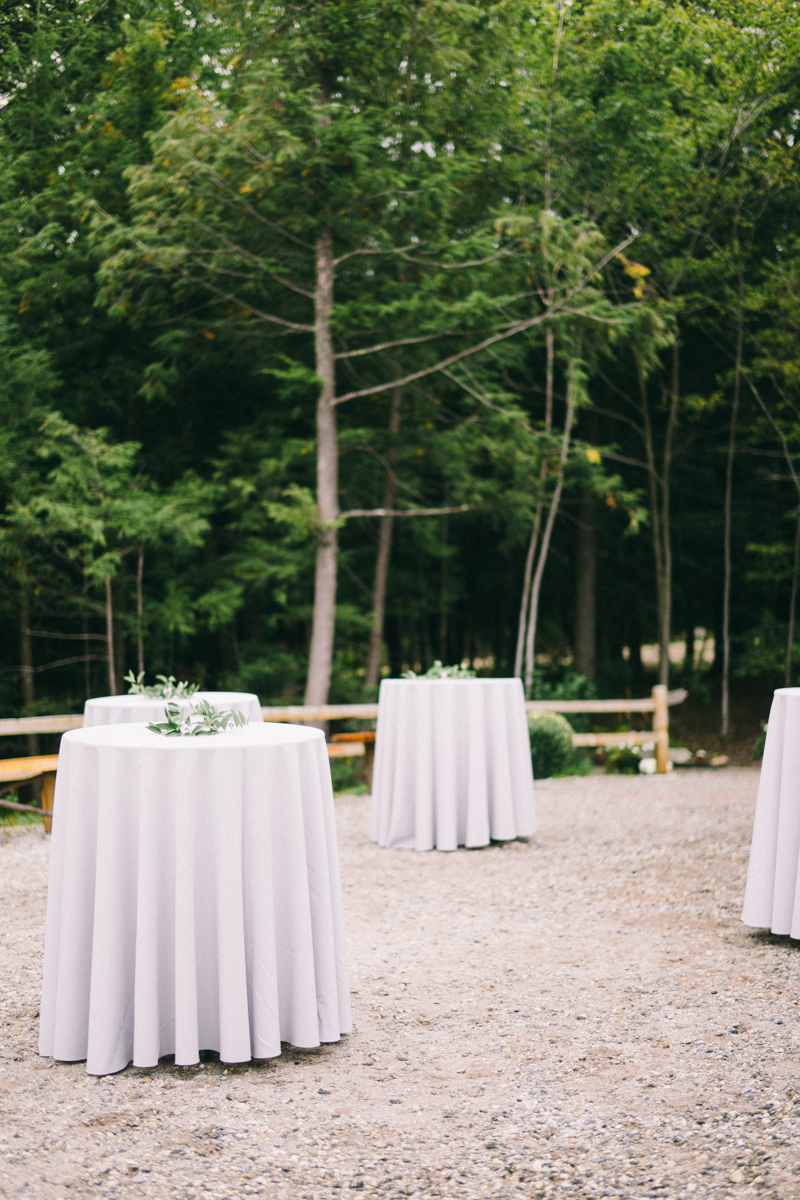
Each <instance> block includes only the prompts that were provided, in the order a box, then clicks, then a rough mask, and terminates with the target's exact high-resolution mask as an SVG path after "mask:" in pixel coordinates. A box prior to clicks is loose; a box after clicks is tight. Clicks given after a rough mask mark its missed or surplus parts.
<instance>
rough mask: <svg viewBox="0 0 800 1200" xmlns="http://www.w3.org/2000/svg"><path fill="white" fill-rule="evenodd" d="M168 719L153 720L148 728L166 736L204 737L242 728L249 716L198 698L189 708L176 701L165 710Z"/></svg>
mask: <svg viewBox="0 0 800 1200" xmlns="http://www.w3.org/2000/svg"><path fill="white" fill-rule="evenodd" d="M164 715H165V717H166V720H164V721H152V722H151V723H150V724H149V725H148V726H147V728H148V729H150V730H152V732H153V733H160V734H162V735H163V736H164V737H203V736H207V735H210V734H214V733H224V732H225V731H226V730H227V729H241V728H242V726H244V725H247V724H248V720H249V718H248V717H247V716H245V714H244V713H241V712H235V711H234V710H233V709H232V708H230V709H222V708H215V706H214V705H213V704H211V703H210V702H209V701H208V700H198V702H197V703H196V704H190V705H189V707H188V709H185V708H181V706H180V705H179V704H176V703H175V702H174V701H173V703H171V704H168V705H167V706H166V708H165V710H164Z"/></svg>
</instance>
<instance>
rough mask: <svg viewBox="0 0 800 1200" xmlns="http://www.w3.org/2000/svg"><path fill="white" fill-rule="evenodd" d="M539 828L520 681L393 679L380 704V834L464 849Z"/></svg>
mask: <svg viewBox="0 0 800 1200" xmlns="http://www.w3.org/2000/svg"><path fill="white" fill-rule="evenodd" d="M535 830H536V814H535V809H534V800H533V771H532V769H531V751H530V741H529V737H528V722H527V718H526V714H525V697H524V693H523V691H522V682H521V680H519V679H385V680H384V681H383V683H382V684H381V690H380V697H379V704H378V730H377V737H376V739H375V768H374V772H373V777H372V828H371V837H372V840H373V841H374V842H377V843H378V845H380V846H387V847H398V848H413V849H415V850H432V849H434V848H436V849H437V850H455V849H456V848H457V847H458V846H486V845H488V844H489V842H490V841H491V840H497V841H503V840H507V839H510V838H516V837H529V836H530V835H531V834H532V833H534V832H535Z"/></svg>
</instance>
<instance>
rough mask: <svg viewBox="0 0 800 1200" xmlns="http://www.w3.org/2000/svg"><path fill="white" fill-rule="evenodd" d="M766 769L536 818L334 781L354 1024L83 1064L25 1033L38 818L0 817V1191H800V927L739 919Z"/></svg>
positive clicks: (608, 789) (554, 804)
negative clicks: (426, 842)
mask: <svg viewBox="0 0 800 1200" xmlns="http://www.w3.org/2000/svg"><path fill="white" fill-rule="evenodd" d="M757 783H758V773H757V771H756V770H754V769H743V768H742V769H740V768H726V769H723V770H720V771H711V770H705V771H702V770H686V771H676V772H675V773H674V774H673V775H671V776H667V777H664V778H660V777H655V778H636V777H614V776H599V775H593V776H591V777H589V778H586V779H558V780H545V781H543V782H541V783H539V784H537V804H538V810H539V821H540V831H539V833H538V834H537V835H536V837H534V838H532V839H531V840H530V841H529V842H527V843H525V842H514V843H509V844H504V845H496V846H492V847H490V848H488V849H485V850H477V851H475V850H473V851H468V850H461V851H458V852H456V853H453V854H439V853H436V852H432V853H428V854H418V853H415V852H414V851H411V850H407V851H400V850H395V851H390V850H381V849H378V848H377V847H375V846H373V845H372V844H371V843H370V842H369V840H368V828H369V800H368V798H365V797H344V798H340V799H339V800H337V818H338V827H339V837H340V849H341V860H342V877H343V884H344V890H345V905H346V914H347V923H348V937H349V944H350V965H351V972H352V987H353V1002H354V1015H355V1029H354V1031H353V1033H352V1034H351V1035H350V1036H349V1037H347V1038H345V1039H343V1040H342V1041H341V1043H338V1044H336V1045H332V1046H326V1047H323V1048H321V1049H319V1050H316V1051H311V1052H308V1051H305V1052H303V1051H295V1050H292V1049H291V1048H287V1049H286V1050H285V1052H284V1053H283V1055H282V1056H281V1057H280V1059H277V1060H273V1061H270V1062H265V1063H256V1064H251V1065H247V1066H239V1067H227V1068H226V1067H225V1066H224V1064H220V1063H218V1062H216V1061H208V1062H206V1063H204V1064H203V1065H202V1066H200V1067H197V1068H176V1067H175V1066H174V1065H172V1064H171V1062H170V1061H169V1060H164V1061H163V1062H162V1063H161V1065H160V1066H159V1067H158V1068H157V1069H154V1070H152V1071H139V1070H136V1069H133V1068H128V1070H126V1071H124V1072H122V1073H121V1074H119V1075H116V1076H114V1077H110V1078H105V1079H103V1080H94V1079H90V1078H88V1077H87V1076H86V1074H85V1072H84V1068H83V1066H82V1065H80V1064H68V1065H67V1064H55V1065H54V1064H52V1063H50V1062H49V1061H48V1060H45V1059H40V1058H39V1057H38V1056H37V1054H36V1037H37V1032H38V1030H37V1009H38V995H39V978H40V970H41V960H42V935H43V926H44V914H45V900H46V871H47V858H48V841H47V839H46V838H45V836H44V835H43V834H41V833H39V832H37V831H28V830H14V831H10V832H9V833H7V834H0V899H1V901H2V913H3V922H2V929H1V932H0V1022H2V1024H1V1026H0V1110H1V1111H2V1121H0V1196H4V1197H14V1198H16V1197H20V1198H31V1197H56V1196H58V1197H74V1196H76V1195H79V1194H84V1195H86V1196H92V1197H94V1196H97V1195H100V1196H107V1197H117V1196H119V1197H131V1198H133V1197H138V1196H143V1197H156V1196H158V1197H161V1196H164V1197H187V1198H194V1197H213V1198H214V1200H222V1198H224V1197H229V1196H261V1195H264V1196H268V1197H270V1198H273V1197H276V1198H281V1200H283V1198H286V1200H289V1198H291V1200H323V1198H325V1200H329V1198H331V1197H345V1196H349V1195H351V1194H352V1193H353V1192H360V1193H362V1194H366V1193H369V1194H370V1195H373V1194H374V1195H378V1196H381V1197H387V1198H392V1197H399V1196H419V1197H429V1196H430V1197H455V1196H458V1197H466V1198H472V1197H476V1198H477V1197H481V1198H483V1197H496V1198H498V1200H500V1198H502V1200H507V1198H508V1200H511V1198H517V1197H536V1198H544V1197H548V1198H549V1197H556V1196H559V1197H561V1196H581V1197H600V1196H619V1197H636V1198H638V1197H666V1198H668V1200H677V1198H682V1197H691V1198H692V1200H701V1198H705V1197H714V1198H715V1200H716V1198H718V1197H719V1198H722V1197H725V1198H728V1197H730V1198H734V1197H735V1198H736V1200H739V1198H740V1197H742V1198H744V1197H756V1196H758V1197H771V1198H772V1197H780V1198H781V1200H795V1198H796V1197H798V1196H800V1150H798V1146H799V1145H800V1143H799V1142H798V1133H800V1065H799V1063H798V1051H799V1049H800V1025H798V992H797V986H796V979H797V972H798V964H800V955H799V951H800V943H797V942H792V941H790V940H789V939H788V938H778V937H773V936H772V935H770V934H769V933H766V932H764V931H752V930H749V929H747V928H746V927H744V926H743V925H742V924H741V922H740V920H739V913H740V910H741V900H742V894H743V887H744V877H745V871H746V866H747V855H748V849H749V842H750V833H751V828H752V817H753V811H754V805H755V794H756V789H757Z"/></svg>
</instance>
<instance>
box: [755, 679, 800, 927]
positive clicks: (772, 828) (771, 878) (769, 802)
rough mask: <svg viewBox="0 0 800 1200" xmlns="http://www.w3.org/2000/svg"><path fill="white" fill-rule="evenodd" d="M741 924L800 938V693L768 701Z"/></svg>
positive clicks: (784, 692) (788, 691)
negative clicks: (766, 723)
mask: <svg viewBox="0 0 800 1200" xmlns="http://www.w3.org/2000/svg"><path fill="white" fill-rule="evenodd" d="M742 921H743V922H744V923H745V925H754V926H756V927H757V928H759V929H771V930H772V932H773V933H779V934H788V935H789V936H790V937H793V938H800V688H778V689H777V690H776V692H775V695H774V697H773V700H772V707H771V709H770V714H769V724H768V726H767V740H766V745H765V747H764V758H763V762H762V766H761V780H760V782H759V787H758V800H757V801H756V815H755V821H754V823H753V840H752V842H751V845H750V864H749V867H748V870H747V886H746V888H745V894H744V908H743V910H742Z"/></svg>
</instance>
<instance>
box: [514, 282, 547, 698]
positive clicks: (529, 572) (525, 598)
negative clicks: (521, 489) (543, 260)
mask: <svg viewBox="0 0 800 1200" xmlns="http://www.w3.org/2000/svg"><path fill="white" fill-rule="evenodd" d="M547 302H548V304H552V303H553V292H552V289H551V290H550V291H549V292H548V293H547ZM546 346H547V367H546V372H545V408H544V427H545V431H546V432H547V433H549V432H550V430H551V429H552V427H553V365H554V362H555V336H554V333H553V327H552V325H548V326H547V330H546ZM546 479H547V458H545V460H544V462H543V463H542V470H541V478H540V481H539V482H540V488H541V490H542V492H543V491H544V484H545V480H546ZM542 507H543V505H542V501H541V500H539V502H538V503H537V505H536V512H535V514H534V518H533V530H532V531H531V540H530V544H529V546H528V554H527V557H526V559H525V573H524V575H523V581H522V601H521V603H520V606H519V624H518V626H517V651H516V654H515V656H514V675H515V676H517V677H521V675H522V655H523V652H524V649H525V630H526V625H527V618H528V608H529V602H530V594H531V578H532V576H533V560H534V558H535V556H536V545H537V543H538V541H539V530H540V529H541V525H542Z"/></svg>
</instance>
